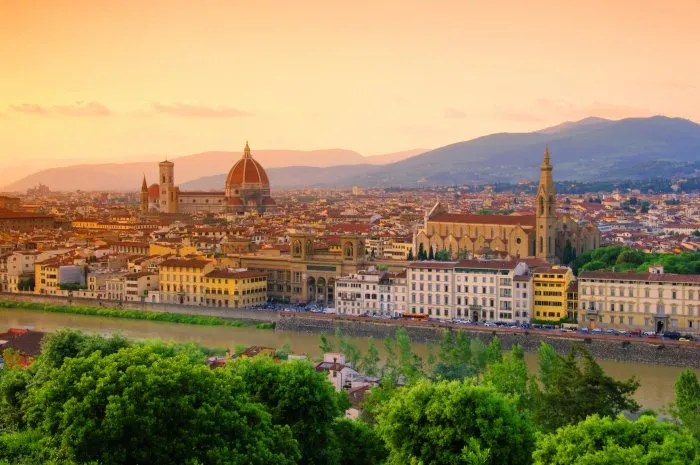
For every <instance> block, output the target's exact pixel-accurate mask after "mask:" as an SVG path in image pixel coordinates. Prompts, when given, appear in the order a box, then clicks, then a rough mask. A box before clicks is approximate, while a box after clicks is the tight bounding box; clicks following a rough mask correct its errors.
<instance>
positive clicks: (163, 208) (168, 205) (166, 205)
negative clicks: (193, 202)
mask: <svg viewBox="0 0 700 465" xmlns="http://www.w3.org/2000/svg"><path fill="white" fill-rule="evenodd" d="M158 168H159V169H160V205H159V208H160V212H161V213H177V193H176V191H175V164H174V163H173V162H171V161H168V160H165V161H162V162H160V163H159V164H158Z"/></svg>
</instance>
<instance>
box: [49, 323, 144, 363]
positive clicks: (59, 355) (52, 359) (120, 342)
mask: <svg viewBox="0 0 700 465" xmlns="http://www.w3.org/2000/svg"><path fill="white" fill-rule="evenodd" d="M130 345H131V343H130V342H129V340H128V339H126V338H125V337H123V336H122V335H121V334H119V333H117V334H114V335H112V336H110V337H106V338H105V337H101V336H95V335H87V334H83V333H81V332H80V331H75V330H72V329H62V330H60V331H57V332H56V333H54V334H53V335H51V336H49V337H48V338H47V339H46V340H44V342H43V345H42V356H41V361H42V365H43V366H46V367H48V368H59V367H60V366H61V365H63V361H64V360H65V359H66V358H75V357H87V356H88V355H90V354H92V353H93V352H96V351H99V352H100V354H102V355H103V356H106V355H110V354H114V353H116V352H118V351H119V350H120V349H123V348H126V347H129V346H130Z"/></svg>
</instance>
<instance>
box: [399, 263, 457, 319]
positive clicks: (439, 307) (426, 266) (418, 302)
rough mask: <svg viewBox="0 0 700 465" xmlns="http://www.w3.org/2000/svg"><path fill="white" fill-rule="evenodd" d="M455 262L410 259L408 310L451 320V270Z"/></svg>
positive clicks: (452, 309) (452, 295) (452, 281)
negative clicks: (414, 260) (411, 260)
mask: <svg viewBox="0 0 700 465" xmlns="http://www.w3.org/2000/svg"><path fill="white" fill-rule="evenodd" d="M457 264H458V262H435V261H421V262H413V263H411V264H410V265H409V266H408V271H407V273H408V285H409V290H408V293H409V294H410V296H411V297H410V299H411V300H410V302H409V306H410V309H411V310H410V313H411V314H418V315H428V316H429V317H432V318H437V319H441V320H450V319H452V318H455V317H456V314H455V312H454V299H453V297H454V288H453V284H454V270H455V267H456V266H457Z"/></svg>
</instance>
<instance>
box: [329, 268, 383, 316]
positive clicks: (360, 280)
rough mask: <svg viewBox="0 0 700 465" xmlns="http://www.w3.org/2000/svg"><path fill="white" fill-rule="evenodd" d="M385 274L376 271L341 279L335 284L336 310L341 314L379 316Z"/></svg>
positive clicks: (354, 274) (359, 273) (363, 272)
mask: <svg viewBox="0 0 700 465" xmlns="http://www.w3.org/2000/svg"><path fill="white" fill-rule="evenodd" d="M383 276H384V273H383V272H381V271H377V270H375V269H370V270H366V271H358V272H357V273H353V274H350V275H349V276H345V277H340V278H338V279H337V280H336V283H335V296H334V297H335V308H336V311H337V312H338V313H339V314H343V315H362V314H364V313H371V314H379V313H384V312H383V311H381V310H380V306H379V295H380V289H379V287H380V284H379V283H380V280H381V279H382V277H383Z"/></svg>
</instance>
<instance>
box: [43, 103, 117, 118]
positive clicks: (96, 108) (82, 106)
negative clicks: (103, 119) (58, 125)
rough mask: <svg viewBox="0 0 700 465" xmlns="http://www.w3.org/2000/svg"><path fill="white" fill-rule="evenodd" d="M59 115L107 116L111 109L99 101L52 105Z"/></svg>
mask: <svg viewBox="0 0 700 465" xmlns="http://www.w3.org/2000/svg"><path fill="white" fill-rule="evenodd" d="M53 109H54V111H55V112H56V114H59V115H61V116H109V115H111V114H112V111H111V110H110V109H109V108H107V107H106V106H104V105H102V104H101V103H99V102H76V103H75V105H57V106H55V107H53Z"/></svg>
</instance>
